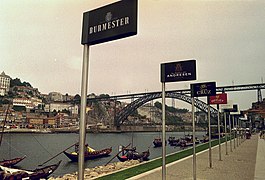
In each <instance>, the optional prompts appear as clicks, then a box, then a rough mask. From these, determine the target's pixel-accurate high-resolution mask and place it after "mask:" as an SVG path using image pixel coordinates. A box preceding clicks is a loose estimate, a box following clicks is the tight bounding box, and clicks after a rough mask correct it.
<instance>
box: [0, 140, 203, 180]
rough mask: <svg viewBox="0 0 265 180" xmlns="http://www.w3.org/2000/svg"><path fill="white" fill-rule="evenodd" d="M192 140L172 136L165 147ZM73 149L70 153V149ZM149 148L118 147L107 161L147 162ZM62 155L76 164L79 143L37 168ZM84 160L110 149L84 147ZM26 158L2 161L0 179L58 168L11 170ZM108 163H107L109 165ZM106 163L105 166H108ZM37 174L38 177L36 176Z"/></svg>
mask: <svg viewBox="0 0 265 180" xmlns="http://www.w3.org/2000/svg"><path fill="white" fill-rule="evenodd" d="M195 139H196V144H198V143H201V142H207V137H206V136H204V139H202V140H199V139H197V138H195ZM192 140H193V138H192V135H184V137H182V138H178V139H177V138H175V137H173V136H170V137H169V138H168V140H167V142H166V144H167V145H170V146H180V147H187V146H191V145H192V144H193V142H192ZM153 145H154V146H153V147H161V146H162V140H161V138H154V141H153ZM73 147H74V149H73V150H72V151H70V148H73ZM149 148H150V146H149V147H147V150H145V151H142V152H139V151H137V149H136V147H134V146H133V145H131V144H129V145H127V146H122V145H120V146H119V150H118V152H117V154H116V155H114V156H113V158H112V159H111V160H110V161H109V162H111V161H112V160H113V159H114V158H117V159H118V160H119V161H121V162H124V161H127V160H139V161H148V160H149V157H150V151H149ZM62 153H63V154H64V155H65V156H66V157H68V158H69V159H70V161H73V162H77V161H78V155H79V143H75V144H73V145H71V146H70V147H68V148H66V149H64V150H63V151H61V152H59V153H58V154H56V155H55V156H53V157H52V158H50V159H49V160H48V161H46V162H44V163H42V164H41V165H39V166H41V167H42V166H43V165H44V164H46V163H47V162H49V161H50V160H52V159H54V158H55V157H57V156H58V155H60V154H62ZM84 153H85V154H84V160H85V161H87V160H92V159H98V158H104V157H108V156H110V155H111V153H112V147H107V148H104V149H100V150H95V149H93V148H92V147H89V146H88V145H85V152H84ZM25 158H26V157H25V156H23V157H18V158H13V159H9V160H2V161H0V173H1V176H0V179H4V180H11V179H12V178H14V177H17V179H19V177H26V178H27V177H28V179H34V178H35V177H48V176H49V175H50V174H52V173H53V172H54V171H55V170H56V169H57V167H58V166H59V164H60V163H56V164H52V165H50V166H45V167H44V168H36V169H35V170H32V171H28V170H23V169H12V167H14V166H16V165H17V164H18V163H19V162H21V161H22V160H24V159H25ZM109 162H108V163H109ZM108 163H107V164H108ZM40 171H42V172H43V174H41V173H40ZM37 174H38V176H37Z"/></svg>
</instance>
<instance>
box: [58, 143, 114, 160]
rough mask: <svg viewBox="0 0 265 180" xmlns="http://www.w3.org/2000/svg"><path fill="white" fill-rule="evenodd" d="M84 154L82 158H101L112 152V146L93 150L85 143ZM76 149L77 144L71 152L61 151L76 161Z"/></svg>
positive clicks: (77, 148)
mask: <svg viewBox="0 0 265 180" xmlns="http://www.w3.org/2000/svg"><path fill="white" fill-rule="evenodd" d="M85 146H86V147H85V155H84V159H85V161H86V160H91V159H97V158H102V157H107V156H109V154H110V153H111V152H112V147H110V148H106V149H102V150H94V149H92V148H91V147H89V146H88V145H87V144H86V145H85ZM78 150H79V145H78V144H75V150H74V151H73V152H70V153H69V152H67V151H63V153H64V154H65V155H66V156H67V157H68V158H69V159H70V160H71V161H74V162H77V161H78Z"/></svg>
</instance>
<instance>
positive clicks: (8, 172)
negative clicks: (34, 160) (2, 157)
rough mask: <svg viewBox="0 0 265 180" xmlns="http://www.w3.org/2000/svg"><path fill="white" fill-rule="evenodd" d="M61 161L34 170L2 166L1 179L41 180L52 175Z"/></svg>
mask: <svg viewBox="0 0 265 180" xmlns="http://www.w3.org/2000/svg"><path fill="white" fill-rule="evenodd" d="M60 163H61V161H59V162H58V163H57V164H53V165H49V166H45V167H43V168H37V169H35V170H33V171H28V170H23V169H15V168H8V167H4V166H0V179H1V180H13V179H30V180H39V179H46V178H48V176H50V175H51V174H52V173H53V172H54V171H55V170H56V169H57V168H58V166H59V165H60Z"/></svg>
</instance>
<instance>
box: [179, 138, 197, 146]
mask: <svg viewBox="0 0 265 180" xmlns="http://www.w3.org/2000/svg"><path fill="white" fill-rule="evenodd" d="M199 143H200V141H199V140H198V139H197V137H195V144H199ZM179 146H181V147H188V146H193V136H192V135H186V136H185V137H184V138H182V139H181V140H180V141H179Z"/></svg>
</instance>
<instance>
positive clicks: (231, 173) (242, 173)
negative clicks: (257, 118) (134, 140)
mask: <svg viewBox="0 0 265 180" xmlns="http://www.w3.org/2000/svg"><path fill="white" fill-rule="evenodd" d="M192 163H193V162H192V156H189V157H186V158H184V159H181V160H178V161H175V162H173V163H170V164H167V166H166V179H167V180H177V179H180V180H190V179H193V169H192V167H193V164H192ZM196 165H197V168H196V179H198V180H202V179H203V180H224V179H229V180H265V140H264V139H260V138H259V135H258V134H256V135H252V137H251V139H238V141H237V140H235V141H234V140H232V143H230V141H228V142H227V154H226V146H225V143H223V144H222V145H221V161H220V160H219V148H218V146H215V147H214V148H212V168H210V167H209V152H208V149H207V150H205V151H203V152H200V153H197V155H196ZM136 179H141V180H157V179H162V168H161V167H159V168H156V169H153V170H151V171H148V172H145V173H142V174H139V175H137V176H134V177H131V178H129V180H136Z"/></svg>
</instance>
